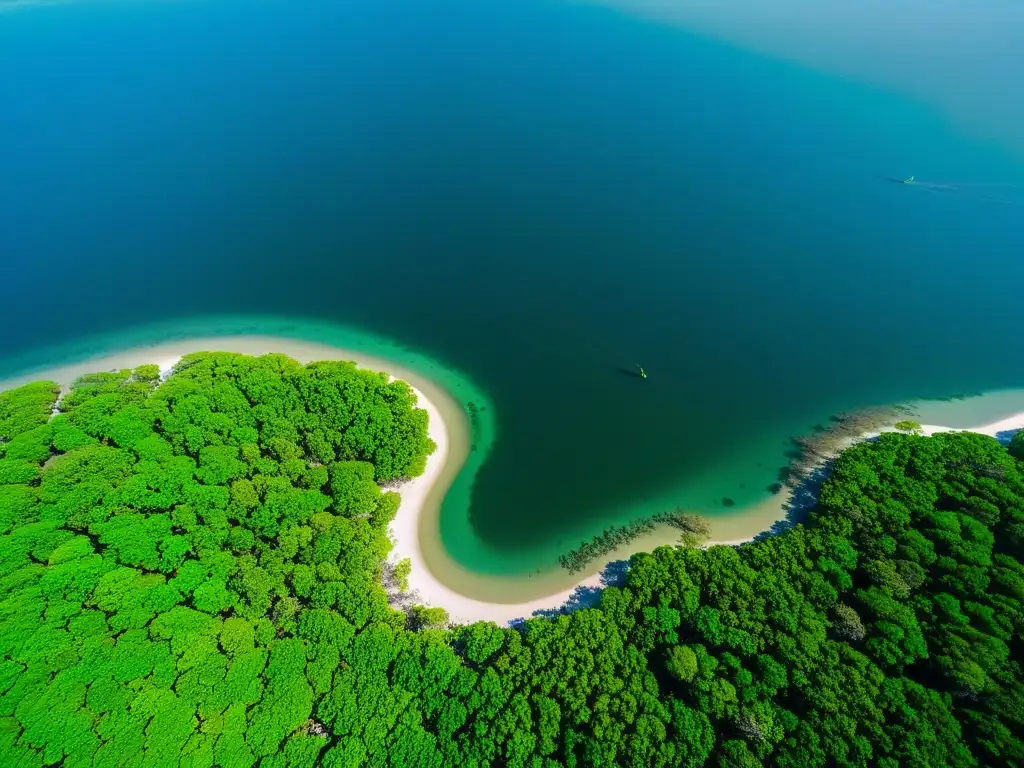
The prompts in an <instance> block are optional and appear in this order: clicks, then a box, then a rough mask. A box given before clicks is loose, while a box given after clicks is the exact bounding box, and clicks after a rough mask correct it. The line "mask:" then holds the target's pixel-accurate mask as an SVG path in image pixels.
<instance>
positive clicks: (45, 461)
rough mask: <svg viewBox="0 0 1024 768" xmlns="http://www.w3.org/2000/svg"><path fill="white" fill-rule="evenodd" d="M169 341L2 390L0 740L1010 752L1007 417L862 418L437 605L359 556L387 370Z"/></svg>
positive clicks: (390, 467) (1013, 537) (375, 514)
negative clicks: (750, 498)
mask: <svg viewBox="0 0 1024 768" xmlns="http://www.w3.org/2000/svg"><path fill="white" fill-rule="evenodd" d="M179 368H180V370H179V372H178V373H176V374H175V375H174V376H173V377H171V378H170V379H169V380H168V381H166V382H164V383H163V384H159V382H158V377H157V372H156V371H155V370H154V369H152V368H143V369H137V370H136V371H135V372H121V373H118V374H99V375H95V376H90V377H87V378H86V379H85V380H83V381H82V382H80V384H79V386H77V387H76V388H75V390H74V391H73V392H72V393H71V394H70V395H68V396H67V397H65V398H64V399H63V400H62V401H61V402H60V404H59V408H60V410H61V412H62V413H61V414H60V415H58V416H56V417H54V418H52V419H51V418H50V412H51V409H52V407H53V404H54V401H55V400H56V397H57V391H56V389H55V388H54V387H53V386H51V385H33V386H32V387H29V388H24V389H23V390H19V391H16V392H13V393H8V394H5V395H3V396H0V473H2V477H0V483H2V484H3V485H0V510H2V511H0V534H2V536H0V756H3V760H2V763H3V765H5V766H6V765H26V766H38V765H57V764H61V765H64V766H66V767H67V768H73V766H84V765H97V766H106V765H110V766H114V765H118V766H120V765H126V766H142V765H145V766H163V765H168V766H169V765H182V766H196V767H198V766H213V765H219V766H251V765H257V764H258V765H260V766H313V765H324V766H363V765H367V766H402V767H403V768H404V766H438V767H440V766H484V765H499V766H530V767H531V768H556V767H559V766H564V767H565V768H568V767H569V766H590V765H593V766H611V765H626V766H635V767H637V768H640V767H641V766H642V767H643V768H647V767H648V766H666V767H668V766H672V767H673V768H675V767H676V766H704V765H718V766H737V767H741V766H757V765H780V766H831V765H841V766H847V765H849V766H883V767H885V768H890V767H891V768H896V766H901V767H902V766H922V767H924V766H930V767H937V766H944V765H953V766H999V765H1005V766H1024V744H1022V742H1021V737H1020V735H1021V734H1022V733H1024V686H1022V675H1021V668H1020V664H1021V660H1022V653H1024V640H1022V637H1024V632H1022V630H1024V611H1022V600H1024V566H1022V564H1021V561H1022V553H1024V550H1022V547H1024V477H1022V473H1021V467H1020V465H1019V464H1018V460H1017V458H1015V457H1016V456H1017V455H1024V449H1022V448H1021V445H1024V444H1018V445H1015V446H1014V448H1012V449H1011V452H1009V453H1008V452H1007V451H1006V450H1005V449H1003V448H1002V447H1001V446H1000V445H999V444H998V443H997V442H996V441H994V440H992V439H990V438H986V437H982V436H978V435H969V434H943V435H938V436H935V437H930V438H925V437H919V436H916V435H899V434H889V435H885V436H883V437H882V438H881V439H880V440H879V441H877V442H875V443H865V444H861V445H858V446H856V447H854V448H851V449H849V450H848V451H846V452H845V453H844V454H843V456H842V457H841V458H840V459H839V460H838V462H837V463H836V468H835V473H834V475H833V477H832V478H831V479H830V480H829V481H828V482H827V483H826V485H825V487H824V489H823V491H822V503H821V506H820V508H819V510H817V511H816V512H815V513H814V515H813V517H812V519H811V521H810V522H809V523H808V524H807V525H805V526H799V527H797V528H796V529H794V530H792V531H790V532H788V533H785V534H782V535H778V536H775V537H771V538H769V539H767V540H764V541H761V542H758V543H755V544H749V545H745V546H743V547H740V548H738V549H737V548H729V547H713V548H710V549H707V550H700V549H687V548H668V547H665V548H661V549H659V550H657V551H655V552H654V553H652V554H647V555H639V556H637V557H635V558H634V559H633V567H632V569H631V570H630V573H629V576H628V581H627V583H626V585H625V586H624V587H622V588H609V589H607V590H605V592H604V593H603V595H602V599H601V605H600V607H599V608H591V609H584V610H580V611H578V612H576V613H573V614H571V615H563V616H559V617H557V618H554V619H547V618H537V619H530V620H528V621H526V622H525V623H523V624H522V625H521V626H519V627H517V628H516V629H501V628H498V627H496V626H494V625H493V624H487V623H480V624H475V625H472V626H469V627H457V628H455V629H452V630H443V629H435V628H433V627H436V626H437V625H439V624H440V623H442V622H443V616H442V615H439V614H437V613H436V612H432V611H431V610H430V609H423V608H422V607H420V608H415V607H414V608H412V609H411V610H409V611H408V612H407V613H403V612H400V611H397V610H394V609H393V608H391V607H390V606H389V604H388V597H387V594H386V592H385V590H384V588H383V587H382V586H381V579H382V576H383V574H384V571H385V568H384V565H383V561H384V559H385V557H386V556H387V553H388V549H389V544H388V541H387V536H386V527H387V524H388V521H390V519H391V518H392V517H393V515H394V513H395V510H396V508H397V495H396V494H394V493H383V492H381V490H380V488H379V483H381V482H384V481H387V480H392V479H396V478H401V477H405V476H411V475H415V474H416V473H417V472H419V471H421V470H422V468H423V466H424V461H425V457H426V455H427V454H428V452H429V451H430V450H431V445H430V443H429V440H428V438H427V436H426V419H425V413H424V412H422V411H419V410H416V409H415V408H414V396H413V394H412V393H411V391H410V390H409V389H408V388H407V387H405V386H404V385H402V384H400V383H392V384H388V383H387V379H386V378H385V377H383V376H380V375H375V374H370V373H366V372H361V371H356V370H355V369H354V368H353V367H352V366H351V365H347V364H341V363H319V364H314V365H310V366H306V367H302V366H299V365H298V364H297V363H294V362H293V361H290V360H288V359H287V358H285V357H282V356H266V357H263V358H256V359H254V358H246V357H243V356H239V355H226V354H216V355H197V356H192V357H190V358H186V360H185V361H183V363H182V364H181V365H180V366H179ZM392 577H394V574H393V573H392ZM398 579H399V580H400V579H401V575H399V576H398Z"/></svg>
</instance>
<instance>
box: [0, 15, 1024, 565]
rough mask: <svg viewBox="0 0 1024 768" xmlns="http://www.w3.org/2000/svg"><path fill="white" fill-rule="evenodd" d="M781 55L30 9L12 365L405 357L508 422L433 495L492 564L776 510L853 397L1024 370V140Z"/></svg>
mask: <svg viewBox="0 0 1024 768" xmlns="http://www.w3.org/2000/svg"><path fill="white" fill-rule="evenodd" d="M726 37H727V36H726ZM740 42H743V41H740ZM776 54H777V51H772V50H767V51H766V50H764V46H761V50H760V51H759V52H758V51H752V50H748V49H747V48H744V47H741V45H740V44H737V43H736V42H730V41H729V40H728V39H723V37H722V36H720V37H718V38H710V37H706V36H703V34H702V33H701V32H698V31H694V30H693V29H690V28H687V26H686V25H680V24H678V23H666V22H665V21H663V20H661V19H656V18H649V17H646V16H643V15H631V14H629V13H624V12H622V11H621V10H620V9H616V8H607V7H602V6H597V5H588V4H578V3H565V2H553V1H547V2H539V1H537V0H526V1H525V2H517V3H507V2H499V3H488V4H481V3H471V2H462V1H453V0H442V1H441V2H438V3H435V4H432V5H431V7H430V9H429V10H426V9H424V8H422V7H421V6H419V5H417V4H415V3H412V2H410V1H409V0H395V1H394V2H388V3H383V4H380V3H378V4H368V3H351V2H342V3H336V2H335V3H329V2H323V1H322V0H313V1H312V2H309V3H303V4H301V6H296V5H295V4H286V3H283V2H278V1H277V0H268V1H267V2H263V3H260V4H258V6H253V5H252V4H244V3H241V2H234V1H233V0H223V1H222V0H218V1H217V2H213V1H207V0H189V1H188V2H181V3H151V4H150V3H132V4H128V3H116V2H108V3H103V2H97V3H91V2H86V3H76V4H64V5H62V4H55V5H45V6H40V7H38V8H23V9H19V10H17V11H12V12H10V13H8V14H4V15H3V16H2V17H0V71H3V72H4V73H5V75H4V77H3V78H0V103H2V104H4V111H3V116H2V118H0V146H2V147H3V148H4V151H3V152H2V153H0V217H2V227H0V252H2V254H3V255H2V257H0V258H2V259H3V266H4V279H3V280H2V281H0V306H3V307H4V315H5V317H6V318H8V322H7V323H5V324H4V326H3V328H2V330H0V378H6V377H7V376H9V375H12V374H15V373H18V372H19V371H21V370H23V369H26V368H33V367H41V366H46V365H49V364H53V363H56V362H58V360H57V359H56V358H70V357H83V356H86V355H87V354H91V353H95V352H100V351H103V350H108V351H109V350H113V349H116V348H118V347H123V346H131V345H134V344H136V343H140V342H146V343H156V342H158V341H161V340H164V339H166V338H169V337H171V336H175V335H178V336H179V337H180V336H181V335H185V334H193V335H212V334H216V333H221V332H233V333H264V332H265V333H275V334H280V333H282V328H286V329H287V328H290V329H291V331H289V332H287V333H291V334H292V335H295V336H298V337H303V338H309V339H312V340H321V341H328V342H334V343H341V345H342V346H345V343H343V342H346V341H347V340H348V338H349V336H351V335H352V334H356V335H359V334H363V336H360V338H363V337H364V336H365V337H369V336H372V338H374V339H377V340H378V341H377V342H374V343H379V344H381V345H383V346H387V345H389V344H392V343H394V344H397V346H396V347H395V350H396V351H395V352H394V354H395V355H399V356H401V355H405V354H406V350H413V353H410V354H413V356H415V357H417V359H419V360H421V362H423V361H427V362H423V366H424V367H425V368H427V370H423V371H421V372H422V373H424V374H426V375H428V376H430V375H431V370H430V367H431V366H435V368H434V369H433V370H434V373H435V374H436V376H437V377H438V378H439V379H441V380H445V379H450V378H451V377H452V376H454V375H455V374H452V373H451V372H452V371H454V372H457V374H458V375H457V377H456V378H459V377H461V378H459V380H464V381H468V382H472V386H473V387H474V388H476V389H477V390H478V391H479V392H481V393H483V397H484V399H486V401H487V407H488V408H489V410H488V411H487V413H488V414H490V415H489V416H488V417H487V418H488V419H489V420H493V422H494V434H493V435H488V439H487V440H486V441H485V442H487V443H490V442H491V440H490V438H492V437H493V445H492V446H491V447H490V450H489V452H488V453H487V455H486V457H479V458H481V460H482V464H480V462H476V465H478V466H475V465H474V462H473V461H472V460H471V461H470V462H469V465H468V466H470V468H471V469H472V470H473V477H472V478H469V479H472V484H471V485H470V484H469V482H468V480H466V482H464V483H463V485H462V486H461V489H459V488H457V492H456V493H454V494H452V495H451V497H450V498H449V499H448V500H446V502H445V505H444V508H443V509H442V515H441V539H442V541H443V543H444V545H445V547H446V548H447V550H448V551H449V553H450V554H451V556H452V558H453V559H454V560H456V561H457V562H459V563H460V564H461V565H462V566H464V567H465V568H467V569H470V570H473V571H477V572H481V573H485V574H486V573H491V574H508V573H523V572H530V571H533V570H535V569H537V568H545V567H550V565H551V564H552V562H553V561H554V558H555V557H556V556H557V554H558V553H559V552H560V551H562V550H563V549H565V548H568V547H571V546H574V545H575V544H576V543H577V542H578V541H579V540H580V539H582V538H584V537H587V536H590V535H593V534H594V533H597V532H599V531H600V530H601V529H602V528H603V527H605V526H606V525H609V524H612V523H618V522H623V521H625V520H628V519H631V518H634V517H638V516H641V515H644V514H650V513H653V512H660V511H664V510H665V509H667V508H671V507H674V506H677V505H678V506H683V507H685V508H687V509H690V510H693V511H700V512H703V513H706V514H709V515H725V514H730V515H731V514H735V513H736V512H737V511H741V510H742V509H744V507H746V506H747V505H755V504H757V503H759V502H762V501H763V500H764V498H765V497H766V496H767V493H768V492H767V488H768V486H770V485H771V484H772V483H774V482H775V481H776V479H777V473H778V470H779V468H780V467H781V466H782V465H783V464H785V463H786V456H785V453H786V451H787V449H788V447H789V445H788V438H789V437H791V436H794V435H800V434H804V433H806V432H807V431H808V430H810V429H811V428H812V427H813V426H814V425H815V424H818V423H822V422H824V421H825V420H826V419H827V418H828V416H829V415H830V414H833V413H835V412H837V411H845V410H850V409H854V408H858V407H862V406H866V405H873V404H881V403H890V402H902V401H906V400H910V399H914V398H919V397H946V396H949V395H954V394H959V393H970V392H977V391H987V390H993V389H1004V388H1009V387H1014V386H1020V385H1021V383H1022V381H1024V362H1022V361H1021V359H1020V357H1019V356H1017V355H1015V353H1014V351H1013V350H1014V349H1015V342H1016V340H1017V338H1019V335H1020V323H1019V320H1018V319H1017V316H1018V314H1019V313H1018V312H1017V311H1016V307H1015V302H1014V301H1013V297H1014V295H1015V293H1016V286H1017V285H1019V284H1020V283H1021V279H1022V277H1024V262H1022V261H1021V258H1020V256H1021V254H1024V224H1022V222H1024V151H1022V149H1021V147H1022V146H1024V145H1018V144H1015V143H1014V141H1012V140H1004V139H1003V138H1001V137H1003V136H1004V135H1008V134H1009V133H1013V127H1012V124H1011V123H1010V122H1007V123H1006V124H1004V125H1000V126H998V127H999V128H1001V130H1000V131H995V130H992V131H978V130H975V128H976V124H975V123H971V121H966V124H965V121H964V120H963V119H961V118H962V117H963V116H962V115H959V114H958V115H957V116H956V117H953V116H951V114H950V112H949V111H948V109H947V105H946V104H945V102H941V103H940V102H936V101H933V100H929V98H927V97H928V95H929V92H926V91H922V90H920V89H917V90H915V89H913V88H910V87H909V86H907V87H904V86H903V84H901V82H900V81H899V80H894V81H893V83H892V84H891V85H888V86H887V85H885V84H884V83H882V82H880V80H884V78H881V77H880V76H873V77H872V78H871V82H861V81H858V80H857V79H856V78H854V77H850V76H849V73H848V72H847V71H844V72H836V71H834V68H833V69H828V68H825V67H822V68H818V69H815V68H813V67H812V66H811V65H810V64H809V63H807V62H806V61H803V62H802V61H797V60H786V59H785V58H784V57H782V56H779V55H776ZM1007 67H1008V71H1007V77H1008V78H1010V79H1011V80H1012V76H1013V75H1014V72H1013V70H1012V68H1013V67H1018V68H1022V67H1024V64H1022V63H1021V62H1013V61H1009V62H1007ZM883 74H884V73H883ZM1017 74H1018V75H1019V78H1018V79H1024V72H1021V73H1017ZM1009 81H1010V80H1008V82H1009ZM950 87H951V88H955V87H960V88H965V87H966V86H964V85H963V84H962V83H960V84H959V85H958V84H957V83H953V84H951V86H950ZM965 95H966V91H965ZM957 103H958V104H961V105H963V104H965V103H966V104H968V105H969V103H970V101H969V100H967V99H961V100H958V102H957ZM1007 114H1011V113H1010V112H1007ZM986 119H994V118H992V117H991V115H988V116H986ZM994 136H997V137H1000V138H994ZM911 174H915V175H916V177H917V178H918V179H919V180H921V181H922V182H924V183H923V184H921V185H917V186H904V185H898V184H893V183H891V182H890V181H887V177H898V178H903V177H906V176H909V175H911ZM929 184H930V185H932V186H931V187H929V186H928V185H929ZM339 328H340V329H348V330H339ZM353 329H354V330H353ZM287 333H286V335H287ZM338 334H341V336H337V335H338ZM346 334H348V335H346ZM380 340H382V341H380ZM377 351H379V350H377ZM637 363H641V364H642V365H643V366H644V367H645V368H646V370H647V371H648V374H649V377H648V379H646V380H638V379H637V378H636V377H634V376H631V375H628V372H629V371H631V369H632V368H633V367H634V366H635V365H636V364H637ZM451 380H454V379H451ZM442 383H443V382H442ZM1006 407H1007V412H1009V411H1011V410H1014V409H1017V410H1019V408H1017V406H1016V404H1015V405H1014V407H1013V408H1011V407H1010V405H1009V404H1007V406H1006ZM997 415H998V414H997ZM964 419H965V423H973V422H971V421H970V420H969V419H967V417H964ZM940 423H946V422H940ZM478 450H481V451H482V450H483V445H481V446H478ZM477 470H478V471H477Z"/></svg>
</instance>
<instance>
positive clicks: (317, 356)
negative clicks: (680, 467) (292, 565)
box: [0, 335, 1024, 624]
mask: <svg viewBox="0 0 1024 768" xmlns="http://www.w3.org/2000/svg"><path fill="white" fill-rule="evenodd" d="M201 350H216V351H226V352H240V353H244V354H250V355H261V354H267V353H271V352H278V353H282V354H287V355H288V356H290V357H292V358H294V359H296V360H298V361H299V362H301V363H303V364H305V363H308V362H312V361H314V360H327V359H331V360H351V361H353V362H355V363H356V364H357V365H358V366H360V367H362V368H369V369H372V370H377V371H382V372H385V373H387V374H389V375H390V376H392V377H393V378H400V379H403V380H404V381H406V382H407V383H408V384H409V385H410V386H411V387H412V388H413V390H414V392H415V393H416V396H417V401H418V402H417V405H418V407H421V408H423V409H424V410H426V411H427V414H428V417H429V418H428V424H429V427H428V432H429V435H430V437H431V438H432V439H433V440H434V442H435V443H436V444H437V449H436V450H435V451H434V453H433V454H432V455H431V456H430V457H429V458H428V460H427V467H426V469H425V471H424V473H423V474H422V475H421V476H420V477H417V478H413V479H411V480H407V481H405V482H403V483H402V484H400V485H399V486H397V487H396V490H398V491H399V493H400V494H401V497H402V501H401V504H400V506H399V509H398V513H397V514H396V517H395V520H394V521H393V522H392V524H391V526H390V527H389V535H390V537H391V539H392V543H393V549H392V552H391V554H390V557H389V559H390V560H391V561H392V562H395V561H397V560H400V559H403V558H409V560H410V562H411V564H412V571H411V574H410V576H409V589H410V592H411V593H412V594H411V595H410V597H411V598H412V599H413V601H414V602H421V603H423V604H425V605H430V606H436V607H441V608H444V609H445V610H446V611H448V614H449V616H450V618H451V621H452V622H453V623H472V622H474V621H493V622H496V623H498V624H507V623H510V622H515V621H518V620H522V619H526V618H530V617H531V616H534V615H543V614H547V613H553V612H557V611H559V610H560V609H561V607H563V606H565V605H566V604H569V603H573V604H577V605H578V604H581V601H582V603H583V604H585V603H587V602H588V601H594V600H596V598H597V594H598V592H599V590H600V588H601V587H603V586H604V585H605V583H606V582H605V577H604V576H603V575H602V572H603V571H604V570H605V569H606V568H607V567H608V565H609V564H610V563H614V562H616V561H622V560H626V559H628V558H629V556H631V555H632V554H635V553H637V552H647V551H651V550H652V549H654V548H656V547H658V546H663V545H672V544H674V543H675V542H676V541H677V540H678V531H677V530H676V529H675V528H672V527H671V526H668V525H659V526H658V527H657V528H656V529H655V530H653V531H651V532H649V533H646V534H644V535H643V536H640V537H638V538H637V539H635V540H633V541H631V542H629V543H628V544H626V545H624V546H622V547H620V548H618V549H616V550H614V551H612V552H610V553H608V554H607V555H606V556H604V557H602V558H601V559H600V561H595V562H593V563H591V564H590V565H589V566H588V567H587V568H586V569H585V570H584V571H583V572H582V573H580V574H570V573H568V572H567V571H565V570H563V569H561V568H553V569H551V570H550V571H545V572H537V573H533V574H527V575H526V576H525V577H524V576H523V575H515V576H492V575H488V574H481V573H476V572H472V571H468V570H467V569H465V568H463V567H462V566H460V565H459V564H458V563H456V562H455V561H454V560H452V558H451V557H450V556H449V555H448V553H447V551H446V550H445V548H444V546H443V544H442V542H441V536H440V515H441V503H442V501H443V499H444V497H445V494H446V492H448V491H449V489H450V488H451V487H452V486H453V484H454V482H455V480H456V477H457V476H458V474H459V471H460V470H461V469H462V467H463V465H464V464H465V463H466V461H467V459H468V457H469V455H470V452H471V447H470V439H471V434H470V433H471V424H470V418H469V416H467V414H466V411H465V410H464V408H463V406H462V405H461V404H460V403H459V402H458V401H457V400H456V399H455V398H454V397H452V396H451V395H450V394H449V393H448V392H447V391H446V390H445V389H444V388H443V387H441V386H439V385H438V384H436V383H434V382H432V381H431V380H430V379H428V378H426V377H424V376H422V375H420V374H418V373H416V372H415V371H412V370H409V369H408V368H405V367H404V366H402V365H400V364H398V363H395V362H393V361H391V360H388V359H386V358H383V357H379V356H375V355H370V354H365V353H362V352H358V351H354V350H352V349H347V348H343V347H339V346H335V345H332V344H329V343H323V342H315V341H303V340H299V339H293V338H287V337H280V336H270V335H212V336H198V337H192V338H186V339H180V340H174V341H168V342H164V343H160V344H153V345H149V346H137V347H133V348H129V349H125V350H122V351H119V352H115V353H109V354H103V355H96V356H94V357H91V358H89V359H87V360H84V361H80V362H75V363H71V364H66V365H62V366H56V367H53V368H49V369H41V370H34V371H32V372H31V373H27V374H20V375H18V376H15V377H12V378H10V379H7V380H4V381H0V390H3V389H8V388H11V387H15V386H20V385H21V384H24V383H27V382H29V381H37V380H40V379H49V380H53V381H56V382H58V383H60V384H61V385H62V386H65V387H66V386H68V385H69V384H70V383H71V382H72V381H73V380H74V379H75V378H77V377H78V376H81V375H82V374H84V373H90V372H95V371H101V370H111V369H120V368H126V367H128V368H130V367H135V366H137V365H141V364H144V363H156V364H158V365H159V366H160V368H161V372H162V373H164V374H166V373H169V372H170V369H171V368H172V367H173V365H174V364H175V363H176V362H177V360H179V359H180V358H181V357H182V356H183V355H185V354H188V353H191V352H196V351H201ZM1022 427H1024V412H1021V413H1015V414H1013V415H1011V416H1008V417H1006V418H1003V419H999V420H997V421H994V422H990V423H986V424H982V425H980V426H977V427H970V428H966V429H962V430H961V429H956V428H950V427H944V426H940V425H929V424H925V425H921V430H920V432H921V434H925V435H931V434H935V433H936V432H944V431H970V432H978V433H981V434H987V435H990V436H993V437H1002V438H1005V437H1006V436H1007V435H1008V434H1009V433H1012V432H1014V431H1016V430H1018V429H1021V428H1022ZM881 431H895V428H893V427H886V428H884V429H883V430H881ZM877 434H878V432H873V433H870V434H865V435H863V436H862V437H861V438H859V439H869V438H870V437H872V436H874V435H877ZM854 442H856V441H854ZM476 458H477V459H478V461H482V459H483V457H482V456H478V457H476ZM789 500H790V494H787V493H778V494H775V495H774V496H771V497H769V498H768V499H765V500H764V501H763V502H761V503H759V504H755V505H752V506H748V507H744V508H741V509H737V510H736V511H735V512H734V513H732V514H729V515H716V516H713V517H708V518H706V519H707V520H708V522H709V523H710V524H711V539H710V540H709V541H708V542H707V543H706V544H705V545H704V546H716V545H739V544H743V543H745V542H748V541H752V540H754V539H755V538H757V537H759V536H761V535H764V534H766V533H769V532H770V531H772V529H773V527H774V526H775V524H776V523H779V522H780V521H783V520H785V519H786V517H787V506H788V502H789ZM449 585H456V586H449ZM467 593H468V594H467ZM480 595H484V596H485V597H478V596H480Z"/></svg>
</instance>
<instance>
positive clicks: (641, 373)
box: [636, 364, 647, 379]
mask: <svg viewBox="0 0 1024 768" xmlns="http://www.w3.org/2000/svg"><path fill="white" fill-rule="evenodd" d="M636 367H637V369H638V370H639V371H640V378H641V379H646V378H647V371H645V370H644V368H643V366H642V365H640V364H637V366H636Z"/></svg>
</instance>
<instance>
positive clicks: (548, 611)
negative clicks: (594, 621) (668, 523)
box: [508, 560, 629, 629]
mask: <svg viewBox="0 0 1024 768" xmlns="http://www.w3.org/2000/svg"><path fill="white" fill-rule="evenodd" d="M628 574H629V561H628V560H613V561H611V562H610V563H608V564H607V565H605V567H604V568H602V569H601V575H600V579H601V585H600V586H590V585H586V584H580V585H579V586H578V587H576V589H574V590H573V591H572V594H571V595H569V597H568V598H567V599H566V601H565V602H564V603H562V604H561V605H559V606H557V607H555V608H538V609H537V610H535V611H534V612H533V613H532V614H531V615H530V617H531V618H544V619H551V618H554V617H556V616H564V615H566V614H569V613H572V612H574V611H578V610H580V609H581V608H596V607H597V606H599V605H600V604H601V594H602V593H603V592H604V590H605V588H606V587H619V586H622V585H623V584H625V583H626V577H627V575H628ZM525 622H526V619H525V618H517V619H512V621H510V622H509V623H508V626H509V627H511V628H513V629H515V628H519V627H522V626H523V624H524V623H525Z"/></svg>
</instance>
